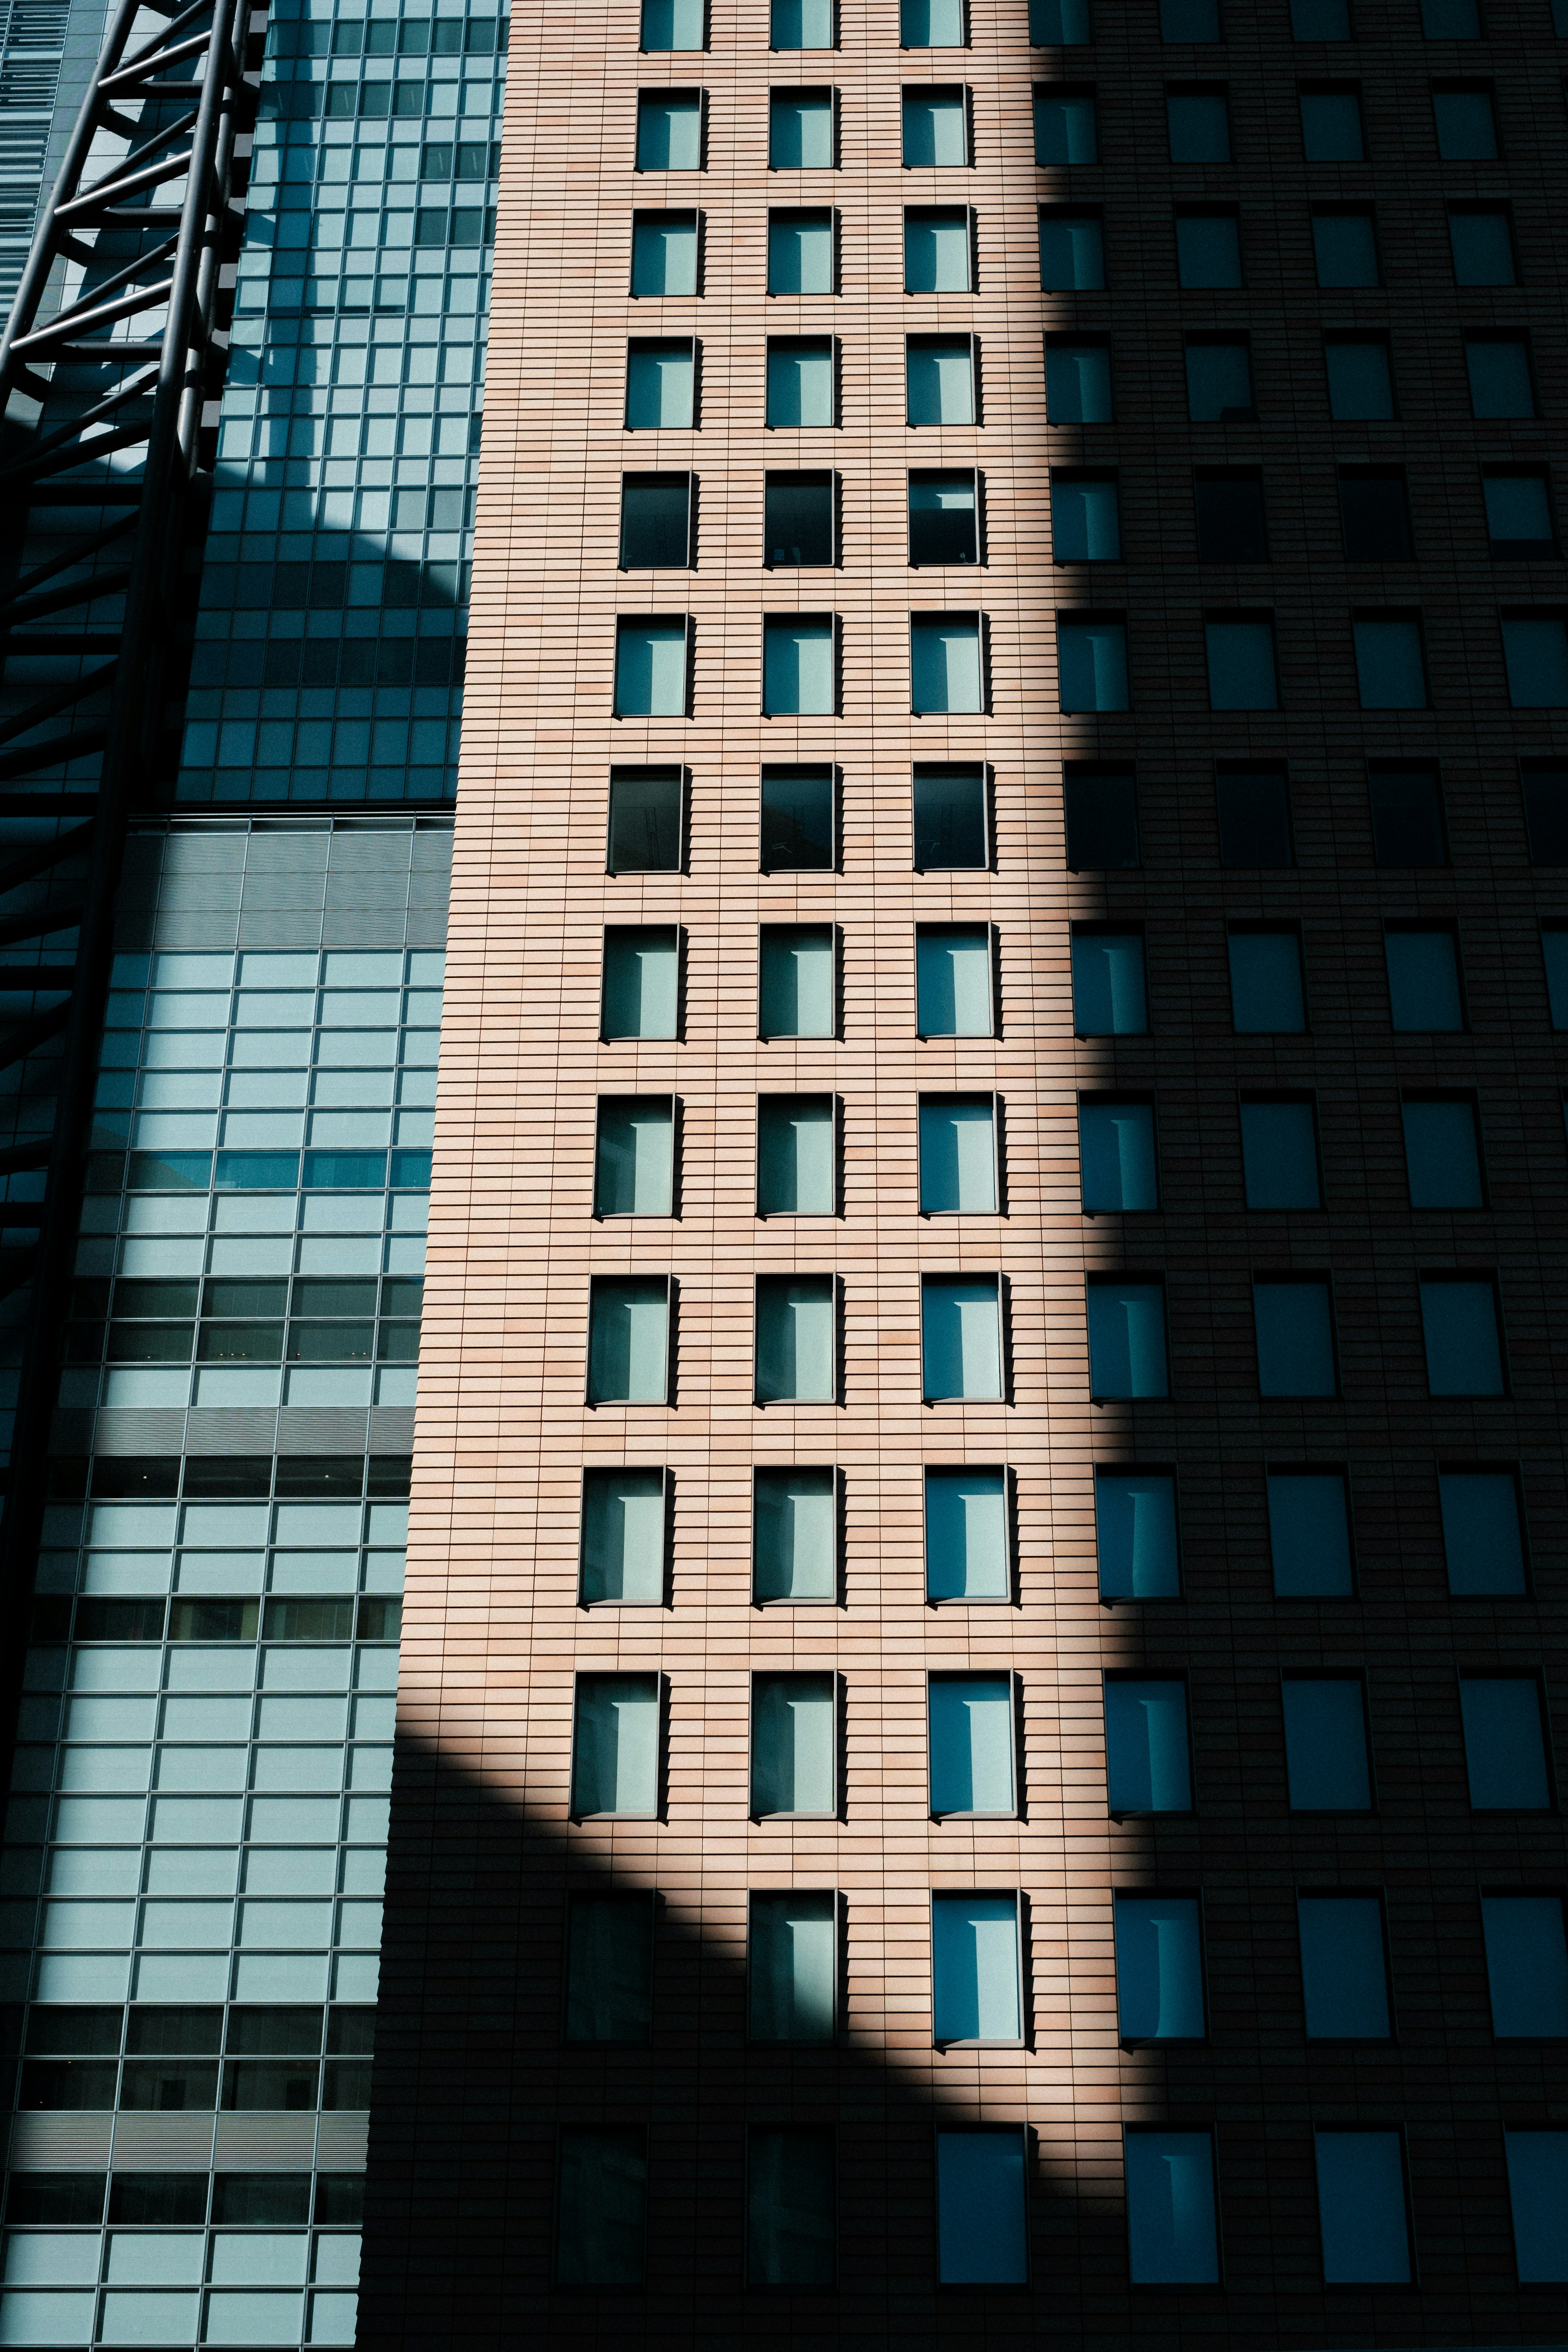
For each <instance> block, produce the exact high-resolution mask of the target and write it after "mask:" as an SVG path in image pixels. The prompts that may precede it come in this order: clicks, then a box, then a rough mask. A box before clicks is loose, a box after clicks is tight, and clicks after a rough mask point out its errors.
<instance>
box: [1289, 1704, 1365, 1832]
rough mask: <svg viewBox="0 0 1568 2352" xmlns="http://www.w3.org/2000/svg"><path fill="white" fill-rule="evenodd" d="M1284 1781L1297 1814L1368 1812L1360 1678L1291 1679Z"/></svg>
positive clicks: (1363, 1713) (1291, 1805) (1291, 1804)
mask: <svg viewBox="0 0 1568 2352" xmlns="http://www.w3.org/2000/svg"><path fill="white" fill-rule="evenodd" d="M1281 1691H1282V1696H1283V1703H1284V1708H1285V1779H1286V1785H1287V1787H1288V1789H1289V1801H1290V1811H1292V1812H1293V1813H1369V1812H1370V1811H1372V1766H1371V1762H1370V1759H1369V1758H1368V1754H1367V1738H1366V1692H1365V1688H1364V1686H1363V1683H1362V1681H1361V1678H1360V1676H1359V1675H1344V1676H1335V1675H1286V1677H1285V1680H1284V1683H1283V1684H1282V1685H1281Z"/></svg>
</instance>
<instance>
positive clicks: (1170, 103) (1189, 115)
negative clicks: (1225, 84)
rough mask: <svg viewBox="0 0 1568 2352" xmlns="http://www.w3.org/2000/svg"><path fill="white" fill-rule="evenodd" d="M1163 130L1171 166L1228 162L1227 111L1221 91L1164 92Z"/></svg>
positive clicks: (1228, 125)
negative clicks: (1176, 164)
mask: <svg viewBox="0 0 1568 2352" xmlns="http://www.w3.org/2000/svg"><path fill="white" fill-rule="evenodd" d="M1165 130H1166V135H1167V137H1168V138H1169V140H1170V142H1171V161H1172V163H1229V162H1230V108H1229V106H1228V105H1227V103H1226V94H1225V92H1224V90H1223V89H1182V90H1171V91H1169V92H1167V94H1166V98H1165Z"/></svg>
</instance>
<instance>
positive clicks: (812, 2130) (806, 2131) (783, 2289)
mask: <svg viewBox="0 0 1568 2352" xmlns="http://www.w3.org/2000/svg"><path fill="white" fill-rule="evenodd" d="M835 13H837V12H835ZM750 1928H751V1913H750V1907H749V1906H748V1910H747V1934H748V1941H749V1940H750ZM834 2039H835V2041H836V2042H837V2034H835V2036H834ZM752 2046H753V2047H755V2048H758V2049H774V2050H789V2049H793V2048H796V2047H803V2046H804V2047H809V2046H812V2045H809V2044H806V2045H802V2044H796V2043H793V2042H759V2043H756V2044H753V2045H752ZM815 2046H816V2048H818V2049H823V2048H826V2047H827V2046H828V2045H827V2044H826V2043H822V2042H818V2043H817V2044H816V2045H815ZM763 2132H783V2133H791V2132H793V2133H795V2135H796V2136H797V2137H806V2136H807V2135H811V2136H813V2137H816V2138H818V2139H825V2140H826V2143H827V2147H828V2152H829V2156H830V2158H831V2167H830V2169H831V2174H832V2187H833V2248H832V2256H831V2270H832V2275H831V2277H830V2278H828V2279H826V2280H811V2281H806V2282H802V2281H799V2280H796V2279H783V2280H779V2281H777V2282H774V2281H772V2280H768V2279H760V2278H753V2277H752V2164H753V2157H752V2150H753V2147H754V2145H755V2143H756V2141H757V2138H758V2136H759V2135H760V2134H761V2133H763ZM745 2133H746V2145H745V2154H744V2158H743V2160H742V2177H741V2194H742V2200H743V2202H742V2212H743V2214H744V2216H745V2222H744V2232H743V2242H742V2277H743V2280H744V2284H745V2291H746V2293H747V2294H762V2295H784V2294H836V2293H837V2287H838V2267H839V2265H838V2250H839V2243H840V2239H841V2236H842V2231H841V2230H840V2226H839V2212H838V2202H839V2200H838V2186H839V2181H838V2175H839V2164H838V2156H839V2148H838V2124H837V2118H835V2119H834V2120H832V2121H829V2122H826V2123H825V2122H823V2121H822V2120H821V2119H820V2118H819V2117H809V2118H805V2119H803V2118H800V2117H798V2116H795V2115H793V2114H792V2115H790V2116H788V2117H786V2118H784V2119H783V2120H781V2119H779V2118H778V2117H777V2116H750V2115H749V2116H747V2117H746V2123H745Z"/></svg>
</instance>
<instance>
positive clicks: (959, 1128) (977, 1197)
mask: <svg viewBox="0 0 1568 2352" xmlns="http://www.w3.org/2000/svg"><path fill="white" fill-rule="evenodd" d="M920 1168H921V1215H922V1216H927V1217H941V1216H959V1215H970V1216H994V1214H995V1213H996V1208H997V1192H998V1189H999V1188H998V1185H997V1181H996V1173H997V1171H996V1101H995V1097H994V1096H992V1095H921V1105H920Z"/></svg>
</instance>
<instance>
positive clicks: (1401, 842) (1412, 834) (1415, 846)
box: [1367, 761, 1448, 866]
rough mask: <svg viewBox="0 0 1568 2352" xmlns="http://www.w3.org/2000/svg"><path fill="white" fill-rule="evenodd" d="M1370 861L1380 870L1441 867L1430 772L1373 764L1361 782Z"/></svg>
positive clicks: (1443, 846)
mask: <svg viewBox="0 0 1568 2352" xmlns="http://www.w3.org/2000/svg"><path fill="white" fill-rule="evenodd" d="M1367 797H1368V800H1369V802H1370V803H1371V810H1372V845H1373V856H1374V857H1375V858H1376V860H1377V862H1378V864H1379V865H1380V866H1447V863H1448V845H1447V835H1446V832H1445V828H1444V824H1443V790H1442V786H1441V784H1440V782H1438V777H1437V771H1436V768H1426V767H1422V768H1395V767H1391V766H1387V765H1384V763H1383V762H1382V761H1379V762H1378V764H1377V765H1376V766H1374V767H1373V768H1372V769H1371V771H1370V772H1369V773H1368V776H1367Z"/></svg>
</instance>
